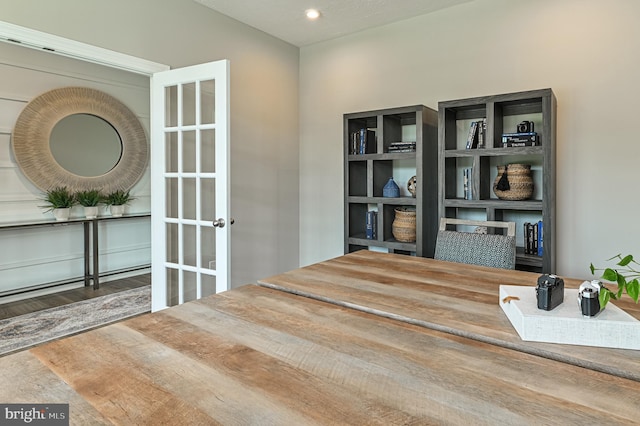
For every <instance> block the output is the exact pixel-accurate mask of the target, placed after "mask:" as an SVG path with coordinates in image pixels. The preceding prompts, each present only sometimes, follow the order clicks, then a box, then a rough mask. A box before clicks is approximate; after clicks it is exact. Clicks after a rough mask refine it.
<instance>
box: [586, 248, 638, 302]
mask: <svg viewBox="0 0 640 426" xmlns="http://www.w3.org/2000/svg"><path fill="white" fill-rule="evenodd" d="M615 260H617V262H616V264H615V265H613V267H611V268H596V267H595V266H593V263H592V264H591V265H589V268H590V269H591V274H592V275H595V273H596V271H602V275H601V277H600V278H602V279H603V280H605V281H610V282H613V283H616V284H618V290H617V291H612V290H610V289H608V288H606V287H605V286H601V288H600V294H599V299H600V307H601V309H604V307H605V306H606V305H607V303H608V302H609V300H610V299H614V300H616V299H619V298H621V297H622V294H623V293H625V292H626V293H627V294H628V295H629V297H631V298H632V299H633V300H634V301H635V302H636V303H638V294H639V293H640V270H638V268H639V267H640V263H638V262H636V261H635V260H633V256H632V255H630V254H628V255H626V256H622V254H618V255H615V256H613V257H612V258H610V259H607V262H611V261H615Z"/></svg>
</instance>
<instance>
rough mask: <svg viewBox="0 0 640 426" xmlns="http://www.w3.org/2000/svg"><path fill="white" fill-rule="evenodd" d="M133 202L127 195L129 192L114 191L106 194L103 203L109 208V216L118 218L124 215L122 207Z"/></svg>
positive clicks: (129, 195)
mask: <svg viewBox="0 0 640 426" xmlns="http://www.w3.org/2000/svg"><path fill="white" fill-rule="evenodd" d="M133 200H135V198H133V197H132V196H131V194H130V193H129V191H123V190H120V189H118V190H116V191H113V192H110V193H109V194H107V195H106V196H105V197H104V199H103V202H104V203H105V204H106V205H107V206H108V207H109V210H110V211H111V216H113V217H120V216H122V215H123V214H124V206H125V205H127V204H128V203H129V202H130V201H133Z"/></svg>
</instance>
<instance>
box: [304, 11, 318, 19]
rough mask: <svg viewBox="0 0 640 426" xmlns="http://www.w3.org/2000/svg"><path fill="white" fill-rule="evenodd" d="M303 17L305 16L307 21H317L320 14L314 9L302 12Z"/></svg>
mask: <svg viewBox="0 0 640 426" xmlns="http://www.w3.org/2000/svg"><path fill="white" fill-rule="evenodd" d="M304 14H305V15H307V18H308V19H311V20H313V19H318V18H319V17H320V12H318V11H317V10H316V9H307V10H306V11H305V12H304Z"/></svg>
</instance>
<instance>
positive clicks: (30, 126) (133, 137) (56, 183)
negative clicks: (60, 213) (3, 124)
mask: <svg viewBox="0 0 640 426" xmlns="http://www.w3.org/2000/svg"><path fill="white" fill-rule="evenodd" d="M75 114H88V115H93V116H96V117H99V118H101V119H102V120H104V121H106V122H107V123H109V124H110V125H111V126H112V127H113V129H115V131H116V132H117V134H118V135H119V136H120V141H121V143H122V147H121V149H122V151H121V155H120V159H119V161H118V162H117V163H116V165H115V166H113V167H112V168H110V169H109V170H108V171H107V172H106V173H104V174H97V175H96V176H80V175H78V174H75V173H73V172H71V171H69V170H67V169H66V168H64V167H63V166H61V165H60V164H59V163H58V162H57V161H56V159H55V158H54V156H53V154H52V151H51V146H50V141H49V138H50V136H51V132H52V130H53V128H54V127H55V126H56V124H57V123H58V122H59V121H60V120H62V119H63V118H65V117H68V116H71V115H75ZM11 144H12V149H13V153H14V156H15V158H16V162H17V163H18V166H20V169H21V170H22V171H23V173H24V174H25V176H26V177H27V178H28V179H29V180H30V181H31V182H32V183H33V184H34V185H35V186H37V187H38V188H40V189H41V190H43V191H48V190H49V189H52V188H55V187H60V186H65V187H67V188H68V189H69V190H71V191H74V192H75V191H83V190H89V189H97V190H100V191H102V192H103V193H109V192H113V191H115V190H124V191H128V190H129V189H131V187H133V185H135V184H136V182H138V180H140V178H141V177H142V175H143V174H144V172H145V169H146V167H147V164H148V161H149V147H148V144H147V137H146V134H145V132H144V129H143V128H142V125H141V124H140V122H139V121H138V118H137V117H136V116H135V114H134V113H133V112H132V111H131V110H130V109H129V108H127V107H126V106H125V105H124V104H123V103H122V102H120V101H119V100H117V99H115V98H114V97H112V96H110V95H108V94H106V93H104V92H101V91H99V90H95V89H89V88H85V87H65V88H61V89H54V90H51V91H49V92H46V93H44V94H42V95H40V96H38V97H37V98H35V99H33V100H32V101H31V102H29V103H28V104H27V106H26V107H25V108H24V110H23V111H22V112H21V113H20V116H19V117H18V120H17V121H16V125H15V127H14V130H13V136H12V143H11ZM87 155H91V152H89V153H87ZM94 155H95V154H94ZM77 161H82V159H78V160H77ZM87 161H89V159H87ZM89 174H90V175H91V173H89Z"/></svg>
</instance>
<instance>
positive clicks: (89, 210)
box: [76, 189, 102, 219]
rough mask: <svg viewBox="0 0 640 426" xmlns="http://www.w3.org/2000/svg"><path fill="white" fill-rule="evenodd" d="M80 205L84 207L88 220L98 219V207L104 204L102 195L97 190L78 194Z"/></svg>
mask: <svg viewBox="0 0 640 426" xmlns="http://www.w3.org/2000/svg"><path fill="white" fill-rule="evenodd" d="M76 200H77V201H78V204H80V205H81V206H83V207H84V216H85V217H86V218H87V219H95V218H96V217H98V205H99V204H100V203H101V202H102V194H100V191H98V190H97V189H88V190H86V191H80V192H78V193H76Z"/></svg>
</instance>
